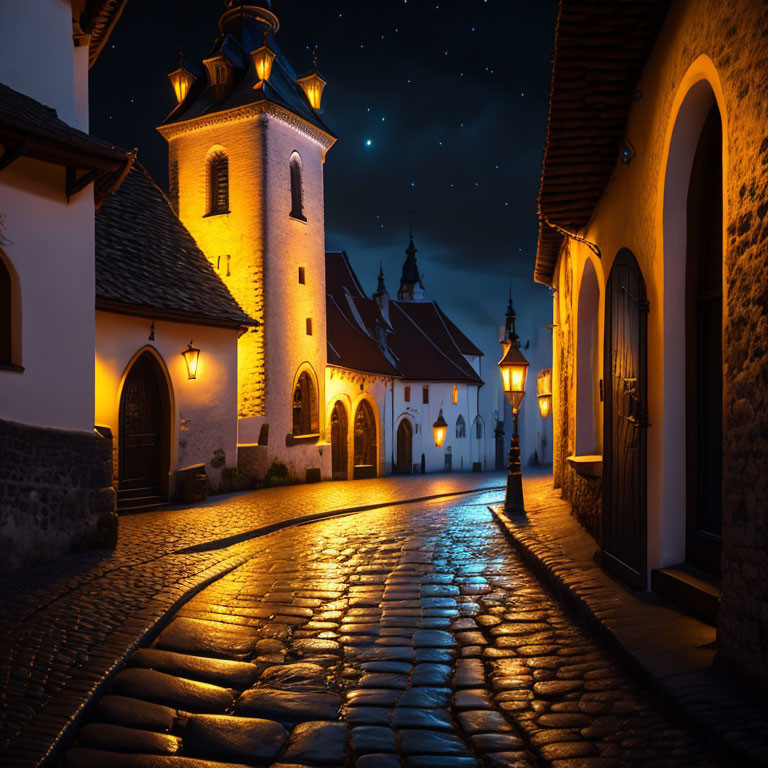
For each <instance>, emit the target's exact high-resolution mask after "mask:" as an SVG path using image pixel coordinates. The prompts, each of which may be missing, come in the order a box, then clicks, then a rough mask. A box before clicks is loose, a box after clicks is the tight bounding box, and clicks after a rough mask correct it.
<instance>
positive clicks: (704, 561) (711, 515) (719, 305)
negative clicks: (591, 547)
mask: <svg viewBox="0 0 768 768" xmlns="http://www.w3.org/2000/svg"><path fill="white" fill-rule="evenodd" d="M722 157H723V149H722V125H721V122H720V112H719V110H718V108H717V104H714V105H713V106H712V108H711V109H710V111H709V114H708V115H707V118H706V120H705V122H704V127H703V129H702V131H701V136H700V137H699V142H698V145H697V147H696V154H695V155H694V160H693V168H692V169H691V180H690V183H689V185H688V201H687V206H688V207H687V244H686V323H685V325H686V329H685V348H686V414H685V416H686V557H685V559H686V562H687V563H688V564H690V565H693V566H696V567H697V568H701V569H702V570H704V571H707V572H708V573H711V574H713V575H715V576H719V575H720V554H721V551H722V546H723V539H722V535H723V525H722V500H723V345H722V339H723V258H722V243H723V228H722V227H723V166H722Z"/></svg>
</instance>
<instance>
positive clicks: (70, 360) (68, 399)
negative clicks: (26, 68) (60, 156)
mask: <svg viewBox="0 0 768 768" xmlns="http://www.w3.org/2000/svg"><path fill="white" fill-rule="evenodd" d="M67 5H68V4H67ZM18 7H19V6H18V4H14V5H13V8H14V9H16V8H18ZM3 8H4V11H3V13H6V12H7V11H8V10H9V9H8V8H7V7H6V6H5V4H4V5H3ZM24 13H26V10H25V11H24ZM22 15H24V14H22ZM2 26H3V25H2V21H0V28H2ZM0 34H2V35H5V34H6V31H5V30H3V31H2V33H0ZM35 51H36V55H38V56H39V51H40V48H39V45H37V46H36V47H35ZM70 56H71V40H70ZM0 58H2V60H3V61H5V60H6V59H7V57H6V56H2V57H0ZM47 66H50V63H48V64H47ZM69 72H70V78H71V67H70V70H69ZM0 79H3V78H2V76H0ZM70 88H71V82H70ZM64 176H65V171H64V168H62V167H59V166H53V165H48V164H46V163H42V162H39V161H37V160H29V159H27V158H20V159H18V160H17V161H16V162H14V163H12V164H11V165H10V166H9V167H8V168H6V169H5V170H4V171H3V172H2V173H0V213H2V214H3V216H4V218H5V227H6V232H5V238H6V242H5V243H4V244H2V245H0V249H2V251H3V252H4V253H5V258H6V261H7V262H8V263H9V264H10V265H11V268H12V270H13V272H15V276H16V278H17V280H16V281H15V282H17V291H16V292H15V295H14V301H16V302H18V303H19V304H20V315H21V333H20V344H17V345H16V349H15V350H14V363H16V364H17V365H20V366H23V367H24V371H23V373H17V372H10V371H6V370H0V419H8V420H10V421H19V422H23V423H25V424H31V425H35V426H41V427H55V428H58V429H71V430H85V431H90V430H91V429H93V357H94V354H93V353H94V317H93V307H94V282H95V277H94V248H95V246H94V205H93V188H92V187H91V186H88V187H87V188H86V189H85V190H83V191H82V192H80V193H78V194H77V195H75V196H74V197H73V198H72V199H71V201H70V202H69V203H67V199H66V196H65V194H64Z"/></svg>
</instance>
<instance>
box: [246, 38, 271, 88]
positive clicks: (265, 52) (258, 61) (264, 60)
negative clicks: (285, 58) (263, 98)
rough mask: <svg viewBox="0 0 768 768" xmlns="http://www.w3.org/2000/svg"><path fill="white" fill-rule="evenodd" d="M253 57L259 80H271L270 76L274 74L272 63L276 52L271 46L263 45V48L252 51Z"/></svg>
mask: <svg viewBox="0 0 768 768" xmlns="http://www.w3.org/2000/svg"><path fill="white" fill-rule="evenodd" d="M251 58H252V59H253V65H254V67H256V74H257V75H258V76H259V80H260V81H261V82H266V81H267V80H269V76H270V75H271V74H272V64H273V62H274V61H275V52H274V51H273V50H271V49H270V48H269V46H267V45H263V46H262V47H261V48H258V49H256V50H255V51H251Z"/></svg>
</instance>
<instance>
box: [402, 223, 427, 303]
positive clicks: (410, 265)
mask: <svg viewBox="0 0 768 768" xmlns="http://www.w3.org/2000/svg"><path fill="white" fill-rule="evenodd" d="M417 251H418V248H416V246H415V245H414V242H413V226H411V230H410V241H409V243H408V247H407V248H406V249H405V262H404V263H403V273H402V276H401V277H400V290H399V291H398V292H397V298H398V300H399V301H424V283H423V282H422V279H421V273H420V272H419V265H418V263H417V262H416V253H417Z"/></svg>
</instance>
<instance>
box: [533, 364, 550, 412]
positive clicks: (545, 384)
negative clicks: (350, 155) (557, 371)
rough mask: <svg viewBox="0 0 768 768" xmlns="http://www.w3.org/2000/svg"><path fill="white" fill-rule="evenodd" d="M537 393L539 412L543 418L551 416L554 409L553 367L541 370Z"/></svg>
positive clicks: (538, 377)
mask: <svg viewBox="0 0 768 768" xmlns="http://www.w3.org/2000/svg"><path fill="white" fill-rule="evenodd" d="M536 394H537V397H538V400H539V413H541V415H542V417H543V418H545V419H546V418H547V416H549V414H550V411H551V410H552V369H551V368H545V369H544V370H543V371H539V375H538V376H537V377H536Z"/></svg>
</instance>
